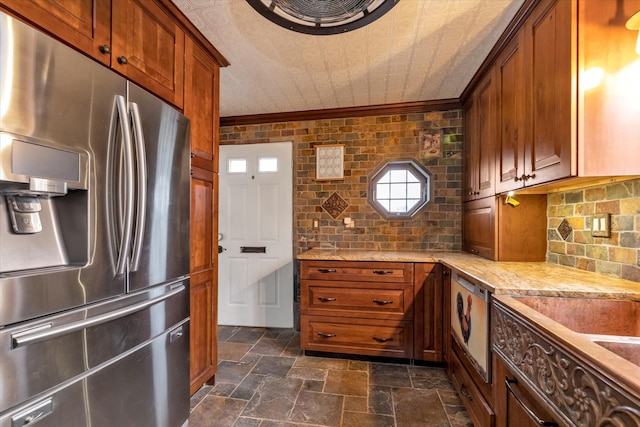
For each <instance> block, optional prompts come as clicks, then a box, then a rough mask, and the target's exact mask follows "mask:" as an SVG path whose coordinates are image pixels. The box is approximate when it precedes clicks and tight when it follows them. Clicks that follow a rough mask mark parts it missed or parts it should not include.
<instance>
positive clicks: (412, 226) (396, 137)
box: [220, 110, 462, 252]
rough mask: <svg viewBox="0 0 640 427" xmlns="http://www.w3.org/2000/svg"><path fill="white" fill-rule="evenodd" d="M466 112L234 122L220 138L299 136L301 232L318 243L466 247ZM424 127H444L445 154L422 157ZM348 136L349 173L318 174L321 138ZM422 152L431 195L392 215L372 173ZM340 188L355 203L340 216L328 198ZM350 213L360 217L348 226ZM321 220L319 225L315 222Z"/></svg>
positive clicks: (299, 239)
mask: <svg viewBox="0 0 640 427" xmlns="http://www.w3.org/2000/svg"><path fill="white" fill-rule="evenodd" d="M461 115H462V112H461V110H451V111H442V112H429V113H423V114H401V115H388V116H374V117H353V118H346V119H330V120H310V121H296V122H286V123H268V124H257V125H247V126H227V127H222V128H221V130H220V136H221V138H220V143H221V144H222V145H225V144H253V143H265V142H283V141H293V146H294V148H293V149H294V153H293V158H294V165H293V167H294V188H293V189H294V201H293V207H294V230H293V233H294V240H295V245H296V251H297V252H300V251H302V250H305V249H306V248H312V247H337V248H351V249H382V250H459V249H460V248H461V242H462V235H461V207H462V199H461V186H462V182H461V180H462V159H461V151H462V118H461ZM421 130H442V133H443V144H442V154H441V155H440V156H438V157H433V158H421V150H420V148H421V147H420V144H419V142H418V136H419V132H420V131H421ZM323 144H344V146H345V155H344V180H340V181H316V179H315V161H316V157H315V149H314V147H315V146H317V145H323ZM409 158H413V159H417V160H420V161H421V163H422V164H423V165H425V166H426V168H427V170H429V172H430V173H431V180H432V193H431V203H430V204H429V205H428V206H427V207H426V208H425V209H424V210H422V211H421V212H420V213H418V214H417V215H416V216H415V217H413V218H411V219H407V220H387V219H384V218H382V217H381V216H380V214H378V213H377V212H376V211H375V210H374V209H373V208H372V207H371V206H369V204H368V203H367V182H368V181H367V180H368V177H369V176H370V174H371V173H373V172H374V171H375V170H377V169H378V168H379V167H380V166H381V165H382V164H383V163H384V162H385V161H389V160H400V159H409ZM334 192H335V193H337V194H338V195H339V196H340V197H342V198H343V199H344V200H345V201H346V202H347V203H348V207H347V208H346V210H345V211H344V212H343V213H342V214H340V215H339V216H338V217H337V218H333V217H332V216H330V215H329V214H328V213H327V211H325V210H324V209H323V207H322V203H323V202H324V201H325V200H326V199H327V198H329V197H330V196H331V195H332V194H333V193H334ZM345 217H350V218H352V220H353V221H355V227H354V228H346V227H345V226H344V224H343V219H344V218H345ZM314 220H317V221H318V225H319V227H318V228H317V229H316V228H313V221H314Z"/></svg>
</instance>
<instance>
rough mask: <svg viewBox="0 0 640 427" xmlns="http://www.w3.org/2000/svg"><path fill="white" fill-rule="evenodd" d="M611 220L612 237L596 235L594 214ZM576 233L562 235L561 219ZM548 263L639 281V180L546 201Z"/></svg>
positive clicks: (557, 195)
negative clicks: (593, 220) (608, 217)
mask: <svg viewBox="0 0 640 427" xmlns="http://www.w3.org/2000/svg"><path fill="white" fill-rule="evenodd" d="M599 213H608V214H610V215H611V217H610V218H611V235H610V237H594V236H592V235H591V229H592V215H593V214H599ZM565 218H566V220H567V221H568V222H569V224H570V226H571V228H572V230H573V231H572V232H571V233H570V234H569V236H568V237H567V239H566V240H564V239H563V238H562V236H561V235H560V233H559V232H558V227H559V226H560V225H561V223H562V220H563V219H565ZM547 223H548V228H547V239H548V245H547V262H549V263H554V264H562V265H566V266H569V267H575V268H579V269H582V270H588V271H595V272H597V273H601V274H606V275H608V276H615V277H621V278H623V279H628V280H634V281H636V282H640V180H632V181H625V182H620V183H614V184H608V185H603V186H598V187H590V188H584V189H580V190H574V191H567V192H564V193H552V194H549V195H548V196H547Z"/></svg>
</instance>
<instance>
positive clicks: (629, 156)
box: [577, 0, 640, 176]
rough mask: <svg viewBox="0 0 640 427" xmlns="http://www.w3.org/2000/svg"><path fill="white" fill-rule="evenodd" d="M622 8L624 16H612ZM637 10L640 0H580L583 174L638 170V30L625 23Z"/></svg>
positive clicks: (580, 164) (580, 165)
mask: <svg viewBox="0 0 640 427" xmlns="http://www.w3.org/2000/svg"><path fill="white" fill-rule="evenodd" d="M620 7H622V12H624V16H623V17H622V19H620V18H618V19H614V18H615V17H618V16H619V13H618V12H619V11H620ZM638 10H640V0H625V1H624V2H618V1H615V0H599V1H592V0H581V1H580V2H579V3H578V13H579V16H578V20H579V21H578V22H579V31H578V37H579V38H578V42H577V43H578V46H579V52H578V111H579V112H580V115H579V116H578V117H579V118H578V141H579V144H580V145H579V147H578V173H579V174H580V175H587V176H616V175H640V162H639V161H638V154H637V153H638V152H640V61H639V60H640V55H638V54H637V53H636V51H635V49H636V41H637V39H638V32H637V31H630V30H627V29H626V28H625V20H626V19H628V18H629V17H630V16H631V15H632V14H633V13H635V12H636V11H638ZM597 77H600V78H597Z"/></svg>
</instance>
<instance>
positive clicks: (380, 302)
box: [373, 298, 393, 305]
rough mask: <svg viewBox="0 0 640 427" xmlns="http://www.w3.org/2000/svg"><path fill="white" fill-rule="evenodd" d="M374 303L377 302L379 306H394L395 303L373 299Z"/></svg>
mask: <svg viewBox="0 0 640 427" xmlns="http://www.w3.org/2000/svg"><path fill="white" fill-rule="evenodd" d="M373 302H375V303H376V304H379V305H387V304H393V301H387V300H379V299H375V298H374V299H373Z"/></svg>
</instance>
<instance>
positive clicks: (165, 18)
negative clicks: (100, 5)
mask: <svg viewBox="0 0 640 427" xmlns="http://www.w3.org/2000/svg"><path fill="white" fill-rule="evenodd" d="M111 11H112V33H111V35H112V41H111V67H112V68H113V69H115V70H117V71H118V72H120V73H122V74H123V75H125V76H127V77H128V78H130V79H131V80H133V81H135V82H137V83H139V84H140V85H141V86H143V87H145V88H146V89H148V90H150V91H151V92H153V93H155V94H156V95H158V96H160V97H162V98H164V99H166V100H167V101H169V102H171V103H172V104H173V105H175V106H176V107H178V108H182V107H183V101H184V98H183V84H184V39H185V34H184V31H183V30H182V29H181V28H180V27H179V26H178V23H177V22H176V21H175V20H174V19H173V18H172V17H171V16H170V15H169V14H167V13H166V12H165V11H164V9H162V8H161V7H160V6H159V5H158V4H156V3H154V2H152V1H149V0H144V1H143V0H112V8H111Z"/></svg>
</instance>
